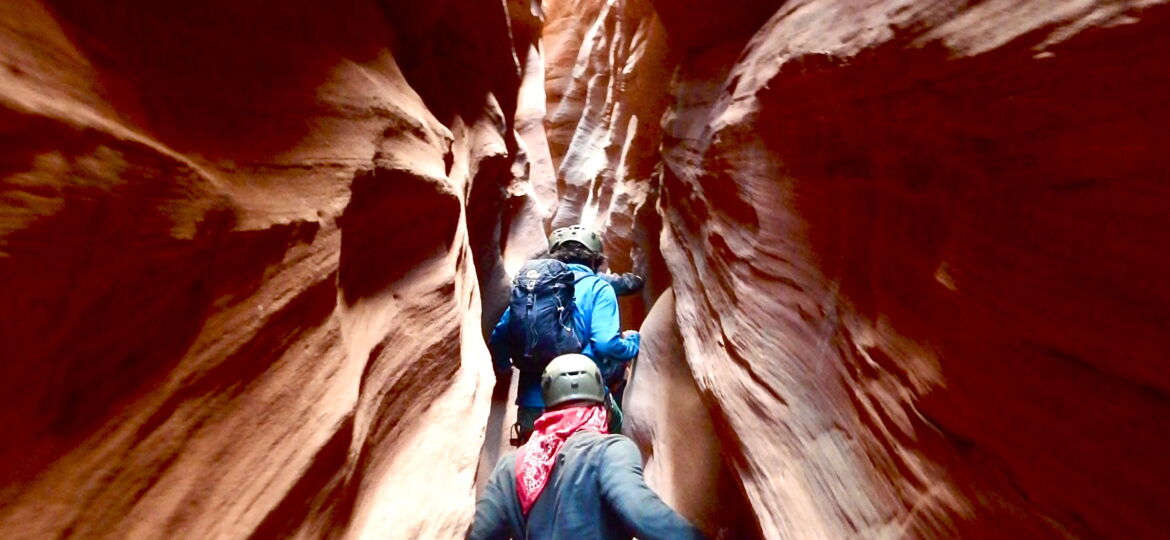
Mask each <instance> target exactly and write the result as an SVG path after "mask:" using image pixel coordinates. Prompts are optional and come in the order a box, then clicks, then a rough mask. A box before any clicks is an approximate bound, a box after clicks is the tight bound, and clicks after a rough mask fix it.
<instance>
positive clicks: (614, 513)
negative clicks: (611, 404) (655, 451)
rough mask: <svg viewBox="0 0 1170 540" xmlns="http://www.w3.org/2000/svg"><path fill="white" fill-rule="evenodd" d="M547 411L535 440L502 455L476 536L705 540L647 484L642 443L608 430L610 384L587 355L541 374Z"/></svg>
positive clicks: (480, 507)
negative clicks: (606, 400)
mask: <svg viewBox="0 0 1170 540" xmlns="http://www.w3.org/2000/svg"><path fill="white" fill-rule="evenodd" d="M540 387H541V391H542V394H543V397H544V400H545V403H547V404H548V411H547V412H545V414H543V415H541V417H540V419H538V420H537V421H536V432H535V433H534V434H533V436H532V440H530V441H529V442H528V443H526V444H525V445H524V446H522V447H521V448H520V449H519V450H518V451H516V452H515V453H513V454H508V455H505V456H503V457H502V458H500V461H499V462H498V463H497V465H496V468H495V470H494V471H493V472H492V475H491V477H490V478H489V479H488V483H487V487H486V488H485V489H484V492H483V494H482V495H480V497H479V500H478V501H477V502H476V504H475V520H474V521H473V522H472V524H471V527H470V528H469V529H468V531H467V535H466V537H467V538H468V539H470V540H504V539H508V538H512V539H515V540H528V539H533V540H537V539H542V538H566V539H569V538H571V539H582V540H584V539H589V540H593V539H597V540H629V539H630V538H632V537H634V536H637V537H638V538H639V539H640V540H702V539H703V538H704V536H703V533H702V531H700V530H699V529H697V528H695V527H694V526H693V525H692V524H691V523H689V522H687V520H686V519H684V518H683V517H682V516H680V515H678V514H677V513H676V512H675V511H674V510H672V509H671V508H670V507H669V506H667V505H666V503H664V502H663V501H662V499H660V498H659V497H658V495H657V494H655V493H654V491H653V490H651V489H650V487H649V486H647V485H646V481H645V479H644V477H643V474H642V457H641V454H639V452H638V447H637V446H636V445H634V442H633V441H631V440H630V439H629V438H627V437H624V436H622V435H609V434H607V432H608V429H607V427H606V424H607V423H608V418H607V415H608V412H607V409H606V407H605V406H604V405H603V402H604V400H605V384H604V383H603V382H602V380H601V373H600V371H599V370H598V369H597V365H596V364H594V363H593V361H592V360H591V359H590V358H588V357H586V356H582V355H580V354H566V355H562V356H558V357H557V358H555V359H553V361H552V362H550V363H549V364H548V367H546V368H545V370H544V374H543V375H542V377H541V384H540Z"/></svg>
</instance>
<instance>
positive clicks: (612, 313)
mask: <svg viewBox="0 0 1170 540" xmlns="http://www.w3.org/2000/svg"><path fill="white" fill-rule="evenodd" d="M591 324H592V326H591V329H590V335H589V338H590V339H591V340H592V341H593V350H594V351H595V352H597V353H598V354H600V355H601V356H603V357H606V358H612V359H614V360H620V361H626V360H629V359H631V358H633V357H634V356H636V355H637V354H638V347H639V345H640V343H641V338H640V336H638V335H637V334H634V335H632V336H630V337H628V338H623V337H622V336H621V334H619V333H618V332H619V331H620V325H621V320H620V319H619V318H618V306H617V296H616V295H615V294H614V292H613V287H610V286H608V285H606V284H605V283H604V282H601V283H599V286H598V287H597V294H596V300H594V304H593V320H592V323H591Z"/></svg>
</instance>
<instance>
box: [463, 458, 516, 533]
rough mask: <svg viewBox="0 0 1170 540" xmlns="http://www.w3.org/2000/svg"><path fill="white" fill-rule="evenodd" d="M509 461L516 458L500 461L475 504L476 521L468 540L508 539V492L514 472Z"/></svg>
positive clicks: (470, 530) (473, 523) (473, 522)
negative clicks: (511, 475) (510, 476)
mask: <svg viewBox="0 0 1170 540" xmlns="http://www.w3.org/2000/svg"><path fill="white" fill-rule="evenodd" d="M508 459H515V458H514V456H513V454H508V455H506V456H505V457H503V458H501V459H500V461H499V463H497V464H496V470H495V471H493V472H492V477H491V479H489V480H488V485H487V487H486V488H484V491H483V495H480V497H479V500H478V501H476V502H475V520H474V521H472V523H471V528H470V529H469V530H468V531H467V537H466V538H467V540H507V539H508V536H509V535H508V518H507V515H508V514H507V505H508V497H509V496H511V494H510V493H508V492H507V491H508V490H509V489H512V485H513V484H511V483H510V482H508V481H507V480H508V476H509V475H510V474H511V472H512V468H511V467H508V466H507V461H506V460H508Z"/></svg>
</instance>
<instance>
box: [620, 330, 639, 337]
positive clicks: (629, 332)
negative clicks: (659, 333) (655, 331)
mask: <svg viewBox="0 0 1170 540" xmlns="http://www.w3.org/2000/svg"><path fill="white" fill-rule="evenodd" d="M636 335H638V331H637V330H626V331H625V332H622V339H629V338H632V337H634V336H636Z"/></svg>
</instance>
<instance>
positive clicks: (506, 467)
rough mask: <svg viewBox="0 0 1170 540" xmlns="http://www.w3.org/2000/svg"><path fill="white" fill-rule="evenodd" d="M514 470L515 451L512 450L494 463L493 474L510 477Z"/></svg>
mask: <svg viewBox="0 0 1170 540" xmlns="http://www.w3.org/2000/svg"><path fill="white" fill-rule="evenodd" d="M515 470H516V451H515V450H513V451H511V452H508V453H507V454H504V455H502V456H500V460H499V461H497V462H496V469H495V471H494V472H493V474H503V475H508V476H511V475H512V474H513V471H515Z"/></svg>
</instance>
